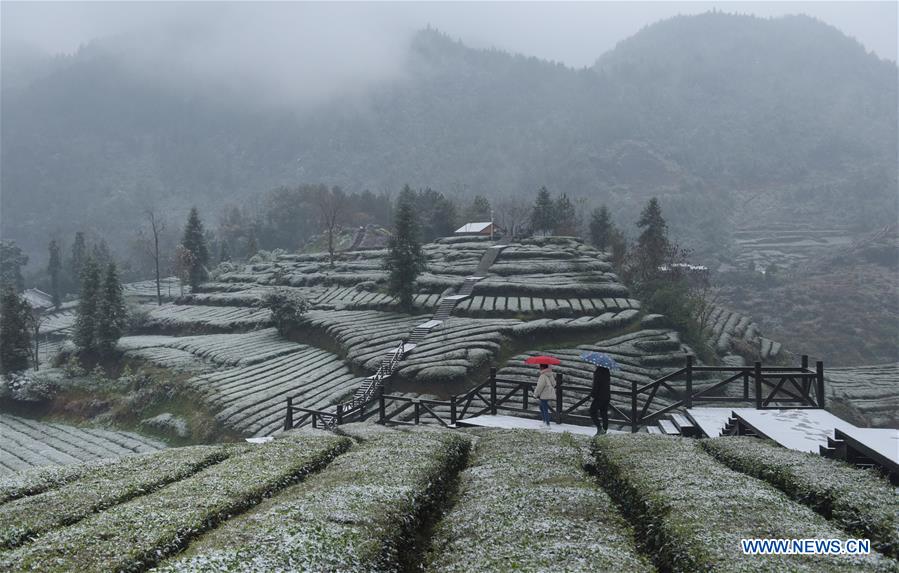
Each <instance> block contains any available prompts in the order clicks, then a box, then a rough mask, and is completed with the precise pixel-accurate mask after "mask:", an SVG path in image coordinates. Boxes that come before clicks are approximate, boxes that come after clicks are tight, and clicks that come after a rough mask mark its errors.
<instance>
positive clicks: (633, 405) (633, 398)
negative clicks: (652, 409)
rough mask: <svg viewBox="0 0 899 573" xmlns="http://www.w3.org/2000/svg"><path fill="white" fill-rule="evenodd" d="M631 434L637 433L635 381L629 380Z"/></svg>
mask: <svg viewBox="0 0 899 573" xmlns="http://www.w3.org/2000/svg"><path fill="white" fill-rule="evenodd" d="M631 432H632V433H634V434H636V433H637V381H636V380H631Z"/></svg>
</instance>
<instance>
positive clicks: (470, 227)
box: [456, 221, 493, 233]
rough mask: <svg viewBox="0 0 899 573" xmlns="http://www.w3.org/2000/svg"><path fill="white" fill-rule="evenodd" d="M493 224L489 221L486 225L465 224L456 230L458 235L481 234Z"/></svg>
mask: <svg viewBox="0 0 899 573" xmlns="http://www.w3.org/2000/svg"><path fill="white" fill-rule="evenodd" d="M492 224H493V223H492V222H491V221H487V222H484V223H465V224H464V225H462V226H461V227H459V228H458V229H456V232H457V233H480V232H481V231H484V230H486V229H489V228H490V225H492Z"/></svg>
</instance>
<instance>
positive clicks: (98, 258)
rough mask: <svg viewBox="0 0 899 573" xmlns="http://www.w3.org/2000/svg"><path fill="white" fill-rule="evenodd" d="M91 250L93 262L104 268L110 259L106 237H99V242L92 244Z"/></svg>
mask: <svg viewBox="0 0 899 573" xmlns="http://www.w3.org/2000/svg"><path fill="white" fill-rule="evenodd" d="M92 251H93V257H94V262H95V263H97V266H98V267H100V269H105V268H106V265H108V264H109V263H110V261H112V254H111V253H110V252H109V245H107V244H106V239H100V242H99V243H96V244H94V248H93V249H92Z"/></svg>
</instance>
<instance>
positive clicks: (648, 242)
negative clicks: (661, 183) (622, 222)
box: [637, 197, 671, 274]
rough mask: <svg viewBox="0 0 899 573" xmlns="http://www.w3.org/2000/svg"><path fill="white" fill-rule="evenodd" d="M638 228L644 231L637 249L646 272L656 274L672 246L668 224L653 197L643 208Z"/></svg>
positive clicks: (638, 241)
mask: <svg viewBox="0 0 899 573" xmlns="http://www.w3.org/2000/svg"><path fill="white" fill-rule="evenodd" d="M637 226H638V227H640V228H641V229H643V231H642V232H641V233H640V238H639V239H637V248H638V249H639V251H640V258H641V259H642V261H643V263H642V264H643V267H644V271H646V272H648V273H650V274H654V273H655V272H656V271H657V270H658V268H659V267H660V266H661V265H662V264H663V263H664V261H665V259H666V257H667V255H668V252H669V251H670V249H671V245H670V244H669V243H668V224H667V223H665V219H664V218H663V217H662V207H661V206H660V205H659V200H658V199H656V198H655V197H653V198H652V199H650V200H649V203H647V204H646V207H644V208H643V212H642V213H641V214H640V220H639V221H637Z"/></svg>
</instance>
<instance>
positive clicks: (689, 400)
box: [684, 356, 693, 408]
mask: <svg viewBox="0 0 899 573" xmlns="http://www.w3.org/2000/svg"><path fill="white" fill-rule="evenodd" d="M692 407H693V357H692V356H687V395H686V397H684V408H692Z"/></svg>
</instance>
